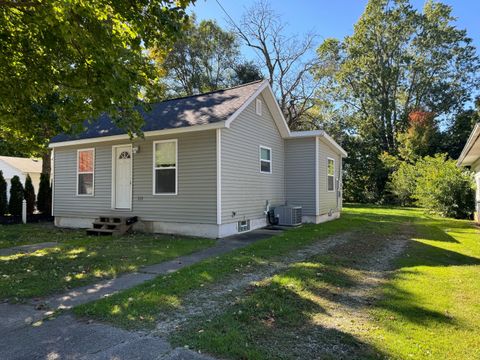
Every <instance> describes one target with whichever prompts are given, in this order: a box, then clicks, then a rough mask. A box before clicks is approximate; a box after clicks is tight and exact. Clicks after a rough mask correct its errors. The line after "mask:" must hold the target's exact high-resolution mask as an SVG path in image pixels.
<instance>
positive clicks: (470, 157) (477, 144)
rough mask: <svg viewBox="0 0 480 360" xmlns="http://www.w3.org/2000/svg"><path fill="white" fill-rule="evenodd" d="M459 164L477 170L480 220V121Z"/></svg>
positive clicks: (479, 216)
mask: <svg viewBox="0 0 480 360" xmlns="http://www.w3.org/2000/svg"><path fill="white" fill-rule="evenodd" d="M457 164H458V165H459V166H470V168H471V169H472V170H473V171H474V172H475V183H476V185H477V192H476V199H475V200H476V209H477V214H476V219H477V221H478V222H480V123H477V124H476V125H475V127H474V128H473V131H472V133H471V134H470V137H469V138H468V140H467V143H466V144H465V147H464V148H463V150H462V153H461V154H460V157H459V158H458V163H457Z"/></svg>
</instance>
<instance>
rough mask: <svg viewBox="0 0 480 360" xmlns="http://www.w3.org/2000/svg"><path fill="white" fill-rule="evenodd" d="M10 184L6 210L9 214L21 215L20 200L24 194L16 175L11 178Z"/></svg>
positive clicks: (21, 200)
mask: <svg viewBox="0 0 480 360" xmlns="http://www.w3.org/2000/svg"><path fill="white" fill-rule="evenodd" d="M10 182H11V186H10V202H9V203H8V211H9V212H10V214H11V215H22V202H23V196H24V190H23V185H22V183H21V182H20V178H19V177H18V176H16V175H15V176H14V177H13V178H12V180H11V181H10Z"/></svg>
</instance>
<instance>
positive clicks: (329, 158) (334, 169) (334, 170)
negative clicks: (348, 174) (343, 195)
mask: <svg viewBox="0 0 480 360" xmlns="http://www.w3.org/2000/svg"><path fill="white" fill-rule="evenodd" d="M329 160H332V161H333V190H328V178H329V177H331V176H332V175H329V174H328V162H329ZM336 174H337V168H336V165H335V159H334V158H331V157H327V192H335V175H336Z"/></svg>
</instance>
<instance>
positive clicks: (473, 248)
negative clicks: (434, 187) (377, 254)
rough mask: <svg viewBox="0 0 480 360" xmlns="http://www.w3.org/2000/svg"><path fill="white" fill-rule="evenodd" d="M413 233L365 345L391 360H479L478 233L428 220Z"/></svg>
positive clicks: (466, 226)
mask: <svg viewBox="0 0 480 360" xmlns="http://www.w3.org/2000/svg"><path fill="white" fill-rule="evenodd" d="M417 228H418V233H417V235H416V236H415V237H414V238H413V241H411V242H410V244H409V248H408V250H407V252H406V253H405V255H404V256H403V257H401V258H399V259H398V261H397V268H398V270H397V272H396V274H395V276H394V277H393V278H392V280H391V281H390V282H389V283H388V284H387V285H386V286H385V287H384V289H383V291H384V296H385V297H384V299H383V300H382V301H381V302H379V303H378V304H376V306H375V309H374V310H373V312H372V313H373V315H374V317H375V321H376V322H378V329H377V330H375V331H374V332H372V333H371V334H369V335H368V336H366V339H368V341H370V342H371V343H372V344H374V345H375V346H376V347H377V348H378V349H380V350H381V351H383V352H385V353H387V354H388V355H389V356H390V357H392V358H395V359H406V358H412V359H479V358H480V346H479V344H480V343H479V340H478V339H479V338H480V302H479V296H480V231H479V230H478V228H476V227H474V226H472V225H471V223H469V222H467V221H459V220H451V219H439V218H432V217H424V218H420V219H417Z"/></svg>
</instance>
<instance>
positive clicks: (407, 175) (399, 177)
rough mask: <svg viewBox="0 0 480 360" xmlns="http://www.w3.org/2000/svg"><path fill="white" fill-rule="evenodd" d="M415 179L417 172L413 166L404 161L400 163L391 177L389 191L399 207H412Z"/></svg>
mask: <svg viewBox="0 0 480 360" xmlns="http://www.w3.org/2000/svg"><path fill="white" fill-rule="evenodd" d="M417 178H418V171H417V168H416V167H415V165H413V164H411V163H408V162H405V161H404V162H401V163H400V165H399V166H398V169H397V170H396V171H395V172H394V173H393V174H392V175H391V180H390V183H389V189H390V191H391V192H392V193H393V194H394V195H395V196H396V197H397V199H398V200H399V202H400V204H401V205H403V206H407V205H413V203H414V198H413V197H414V194H415V189H416V187H417Z"/></svg>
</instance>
